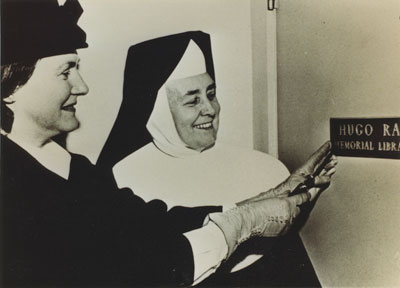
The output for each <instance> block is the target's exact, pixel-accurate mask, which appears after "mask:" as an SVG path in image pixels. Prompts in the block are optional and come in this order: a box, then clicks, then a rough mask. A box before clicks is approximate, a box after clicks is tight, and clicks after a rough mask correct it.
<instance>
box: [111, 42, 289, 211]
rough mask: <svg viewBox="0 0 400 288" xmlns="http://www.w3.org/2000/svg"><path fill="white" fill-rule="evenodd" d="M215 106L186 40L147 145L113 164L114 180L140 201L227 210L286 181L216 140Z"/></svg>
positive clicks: (261, 160) (269, 166)
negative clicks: (229, 206) (217, 207)
mask: <svg viewBox="0 0 400 288" xmlns="http://www.w3.org/2000/svg"><path fill="white" fill-rule="evenodd" d="M219 112H220V105H219V103H218V100H217V97H216V83H215V82H214V80H213V78H212V77H211V76H210V75H209V74H208V73H207V70H206V63H205V59H204V55H203V53H202V51H201V49H200V48H199V46H198V45H197V44H196V43H195V42H194V41H193V40H190V42H189V45H188V46H187V48H186V51H185V53H184V55H183V57H182V59H181V60H180V62H179V64H178V65H177V67H176V68H175V70H174V71H173V73H172V74H171V75H170V76H169V78H168V79H167V81H166V82H165V84H164V85H163V86H162V87H161V88H160V89H159V90H158V95H157V99H156V102H155V105H154V109H153V111H152V113H151V116H150V118H149V120H148V122H147V130H148V131H149V132H150V134H151V136H152V139H153V141H152V142H150V143H149V144H147V145H146V146H144V147H142V148H141V149H139V150H138V151H136V152H134V153H132V154H130V155H128V156H127V157H125V158H124V159H122V160H121V161H120V162H119V163H117V164H116V165H115V166H114V168H113V172H114V176H115V179H116V181H117V183H118V185H119V186H120V187H130V188H132V190H133V191H135V193H136V194H138V195H139V196H140V197H142V198H143V199H145V200H147V201H150V200H153V199H163V201H164V202H166V203H167V204H168V206H169V207H173V206H177V205H181V206H198V205H218V204H221V203H225V204H227V205H232V204H234V203H236V202H238V201H240V200H241V199H244V198H246V197H251V196H253V195H257V194H258V193H260V192H263V191H266V190H268V189H269V188H273V187H275V186H276V185H278V184H279V183H281V182H282V181H283V180H285V179H286V178H287V177H288V176H289V172H288V170H287V169H286V167H285V166H284V165H283V164H282V163H281V162H280V161H279V160H277V159H275V158H274V157H272V156H270V155H268V154H265V153H261V152H257V151H254V150H250V149H243V148H237V147H233V146H230V145H224V144H221V143H219V142H218V141H216V140H217V132H218V126H219Z"/></svg>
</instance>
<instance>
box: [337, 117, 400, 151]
mask: <svg viewBox="0 0 400 288" xmlns="http://www.w3.org/2000/svg"><path fill="white" fill-rule="evenodd" d="M330 129H331V131H330V132H331V142H332V147H333V153H334V154H335V155H338V156H352V157H373V158H391V159H400V118H331V119H330Z"/></svg>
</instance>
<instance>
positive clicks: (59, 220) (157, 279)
mask: <svg viewBox="0 0 400 288" xmlns="http://www.w3.org/2000/svg"><path fill="white" fill-rule="evenodd" d="M81 13H82V8H81V7H80V5H79V4H78V2H77V1H76V0H68V1H67V2H66V3H65V4H64V5H63V6H59V5H58V3H57V1H56V0H37V1H32V0H4V1H2V59H1V60H2V63H1V71H2V75H1V77H2V85H1V89H2V91H1V92H2V93H1V94H2V95H1V96H2V115H1V117H2V119H1V120H2V121H1V122H2V123H1V125H2V128H3V129H4V130H5V131H3V132H2V136H1V189H0V193H1V194H0V195H1V201H0V203H1V205H2V207H1V217H0V218H1V219H0V220H1V231H0V232H1V233H0V235H1V240H2V241H1V244H2V245H1V262H2V263H1V265H0V267H1V276H2V279H1V284H2V286H3V287H24V286H25V287H34V286H40V287H44V286H53V287H61V286H62V287H77V286H80V287H82V286H105V287H111V286H112V287H115V286H134V285H141V286H143V285H146V286H148V285H163V286H170V285H185V284H186V285H188V284H191V283H192V282H193V281H195V280H198V279H201V277H206V276H207V275H209V273H210V272H212V271H213V270H212V269H215V267H217V266H218V265H219V264H220V262H221V261H222V260H223V259H226V258H227V257H229V255H230V254H231V253H232V252H233V251H234V250H235V248H236V246H237V245H238V243H239V242H240V241H243V239H247V238H249V237H251V236H252V235H254V234H255V233H256V234H257V235H264V236H277V235H280V234H281V233H284V232H285V231H287V229H288V228H289V227H290V226H291V224H292V222H293V219H294V218H295V217H296V216H297V215H298V212H299V208H298V207H297V205H300V204H301V203H303V202H306V201H307V200H308V198H307V194H306V193H301V194H299V195H296V196H291V197H283V198H276V197H272V198H270V199H269V198H268V199H265V198H267V195H268V196H271V195H283V194H285V193H286V189H289V190H292V189H294V188H295V187H296V186H298V185H300V184H301V183H304V182H305V181H306V179H307V177H305V176H304V175H309V174H310V173H311V170H313V169H314V168H315V167H317V166H318V165H319V162H320V160H322V159H323V158H325V157H326V156H327V155H328V153H329V150H330V147H329V145H327V146H325V147H324V148H323V149H322V150H320V151H319V152H318V153H317V154H316V155H315V156H314V157H313V158H312V159H311V160H310V161H309V162H308V164H307V165H306V166H304V167H303V168H302V170H301V171H300V172H301V173H303V174H302V175H300V174H299V173H300V172H299V173H298V174H296V175H293V177H290V178H289V179H288V181H286V182H284V183H283V184H282V185H280V186H279V187H277V188H276V189H272V190H271V191H269V192H268V193H267V194H263V195H260V196H259V197H258V198H256V199H255V200H257V201H253V200H248V201H247V202H246V204H243V205H241V206H240V207H239V208H236V209H234V210H231V211H229V213H228V212H225V213H221V212H220V211H221V207H218V206H216V207H199V208H192V209H190V208H183V207H176V208H174V209H171V210H170V211H169V212H167V209H166V205H165V203H163V202H161V201H158V200H156V201H151V202H149V203H145V202H144V201H143V200H142V199H141V198H139V197H137V196H135V195H134V194H133V193H132V192H131V191H130V190H127V189H124V190H118V189H117V187H116V185H115V183H114V180H113V178H112V177H111V176H110V174H108V173H106V172H104V171H105V170H104V171H100V170H99V169H96V168H95V167H94V166H93V165H91V163H90V162H89V161H88V160H87V159H86V158H85V157H83V156H80V155H75V154H71V153H69V152H68V151H66V150H64V149H63V148H62V147H60V146H59V145H58V144H57V143H55V142H54V141H53V140H52V139H53V137H55V136H57V135H60V134H61V133H64V132H70V131H73V130H74V129H76V128H77V127H78V125H79V122H78V120H77V119H76V117H75V104H76V103H77V99H78V97H79V96H83V95H85V94H86V93H88V87H87V86H86V84H85V83H84V81H83V80H82V78H81V76H80V74H79V69H78V68H79V57H78V55H77V53H76V49H79V48H85V47H87V44H86V40H85V33H84V32H83V31H82V30H81V29H80V28H79V27H78V26H77V24H76V23H77V20H78V18H79V16H80V14H81ZM139 50H140V48H139ZM134 51H136V50H135V49H133V50H132V51H131V52H134ZM178 57H179V55H178ZM138 64H140V63H138ZM135 69H137V71H142V72H146V71H147V70H146V69H147V68H146V67H145V66H138V67H136V68H135ZM166 73H169V72H168V71H166ZM155 80H157V79H155ZM145 86H147V85H145ZM151 86H152V85H150V87H151ZM153 86H154V85H153ZM143 96H147V94H146V93H143ZM151 101H152V100H151V99H149V100H148V99H144V101H143V106H141V107H138V108H137V109H138V111H139V112H140V109H142V108H143V109H147V108H146V107H147V106H146V105H148V104H146V103H147V102H149V103H150V102H151ZM150 106H151V104H150ZM4 111H5V112H4ZM138 137H139V138H140V137H142V135H138ZM320 180H321V179H320ZM322 180H323V179H322ZM213 212H215V213H213ZM210 213H211V214H210ZM208 214H209V215H210V218H211V221H210V222H208V223H207V224H205V225H204V226H203V223H204V219H205V217H206V215H208ZM204 250H205V251H207V252H208V254H207V253H203V251H204ZM210 251H211V252H210ZM210 253H211V254H213V255H214V256H213V257H214V259H213V260H211V261H209V262H208V264H206V265H204V264H203V263H204V261H203V260H204V255H206V257H209V255H210ZM202 257H203V258H202Z"/></svg>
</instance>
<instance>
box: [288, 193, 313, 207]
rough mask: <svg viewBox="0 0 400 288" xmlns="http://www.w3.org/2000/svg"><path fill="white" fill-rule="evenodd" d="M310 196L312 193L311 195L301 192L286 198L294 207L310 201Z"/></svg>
mask: <svg viewBox="0 0 400 288" xmlns="http://www.w3.org/2000/svg"><path fill="white" fill-rule="evenodd" d="M310 197H311V195H309V193H300V194H296V195H294V196H290V197H288V198H286V199H287V201H289V203H290V204H291V206H292V207H296V206H299V205H301V204H303V203H306V202H308V201H309V199H310Z"/></svg>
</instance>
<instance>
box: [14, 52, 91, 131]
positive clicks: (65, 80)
mask: <svg viewBox="0 0 400 288" xmlns="http://www.w3.org/2000/svg"><path fill="white" fill-rule="evenodd" d="M78 69H79V57H78V55H76V54H63V55H57V56H52V57H46V58H42V59H40V60H39V61H38V62H37V64H36V68H35V70H34V72H33V74H32V76H31V77H30V79H29V80H28V82H27V83H26V84H25V85H23V86H22V87H20V88H18V89H17V90H16V91H15V92H14V94H13V95H12V96H10V98H12V100H11V101H12V102H13V103H12V104H10V105H9V107H10V109H11V110H12V111H13V113H14V123H13V127H12V130H11V132H12V131H13V130H14V128H17V127H19V128H21V127H22V126H25V127H29V129H30V130H31V131H32V133H34V134H35V135H43V137H48V138H50V137H52V136H55V135H57V134H59V133H61V132H70V131H73V130H75V129H76V128H78V127H79V121H78V119H76V117H75V107H74V106H75V104H76V103H77V97H78V96H81V95H85V94H87V93H88V87H87V86H86V84H85V82H84V81H83V79H82V78H81V76H80V74H79V71H78ZM14 126H17V127H14Z"/></svg>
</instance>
